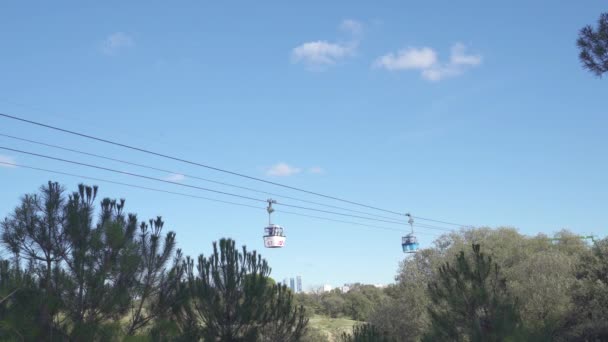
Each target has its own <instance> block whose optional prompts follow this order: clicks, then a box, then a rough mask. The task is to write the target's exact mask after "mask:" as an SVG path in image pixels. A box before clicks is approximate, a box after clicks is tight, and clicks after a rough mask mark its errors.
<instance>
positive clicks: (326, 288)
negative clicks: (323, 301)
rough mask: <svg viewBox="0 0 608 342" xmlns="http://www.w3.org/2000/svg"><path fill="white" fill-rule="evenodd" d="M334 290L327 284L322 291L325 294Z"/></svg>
mask: <svg viewBox="0 0 608 342" xmlns="http://www.w3.org/2000/svg"><path fill="white" fill-rule="evenodd" d="M333 289H334V288H333V287H332V286H331V285H329V284H325V285H323V288H322V291H323V292H330V291H331V290H333Z"/></svg>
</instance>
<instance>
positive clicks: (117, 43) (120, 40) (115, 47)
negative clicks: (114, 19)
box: [101, 32, 135, 56]
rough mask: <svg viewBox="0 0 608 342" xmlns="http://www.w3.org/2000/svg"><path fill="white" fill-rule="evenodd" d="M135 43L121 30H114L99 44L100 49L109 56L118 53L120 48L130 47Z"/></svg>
mask: <svg viewBox="0 0 608 342" xmlns="http://www.w3.org/2000/svg"><path fill="white" fill-rule="evenodd" d="M133 45H135V43H134V42H133V38H132V37H131V36H129V35H127V34H126V33H123V32H114V33H112V34H111V35H109V36H108V37H106V39H105V40H104V41H103V43H102V44H101V51H102V52H103V53H104V54H106V55H109V56H113V55H116V54H118V52H120V50H123V49H126V48H130V47H132V46H133Z"/></svg>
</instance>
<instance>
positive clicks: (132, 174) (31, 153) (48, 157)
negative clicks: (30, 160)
mask: <svg viewBox="0 0 608 342" xmlns="http://www.w3.org/2000/svg"><path fill="white" fill-rule="evenodd" d="M0 149H3V150H7V151H13V152H17V153H22V154H28V155H31V156H35V157H41V158H46V159H51V160H56V161H61V162H64V163H70V164H75V165H81V166H86V167H90V168H94V169H99V170H104V171H110V172H114V173H120V174H123V175H128V176H133V177H139V178H144V179H149V180H154V181H158V182H164V183H168V184H174V185H179V186H185V187H188V188H193V189H199V190H203V191H209V192H215V193H218V194H222V195H226V196H233V197H239V198H243V199H247V200H250V201H256V202H262V203H266V201H265V200H261V199H259V198H253V197H249V196H242V195H237V194H233V193H230V192H225V191H220V190H214V189H209V188H204V187H200V186H196V185H190V184H183V183H179V182H174V181H170V180H166V179H161V178H155V177H149V176H145V175H140V174H137V173H132V172H127V171H120V170H115V169H111V168H108V167H103V166H98V165H92V164H87V163H81V162H77V161H73V160H67V159H63V158H57V157H52V156H47V155H44V154H39V153H34V152H28V151H22V150H18V149H14V148H9V147H4V146H0Z"/></svg>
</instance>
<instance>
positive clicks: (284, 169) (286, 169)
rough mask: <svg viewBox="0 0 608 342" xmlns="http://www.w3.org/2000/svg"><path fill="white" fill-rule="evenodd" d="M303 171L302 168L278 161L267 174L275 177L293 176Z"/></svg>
mask: <svg viewBox="0 0 608 342" xmlns="http://www.w3.org/2000/svg"><path fill="white" fill-rule="evenodd" d="M300 172H302V169H300V168H298V167H294V166H290V165H289V164H287V163H277V164H275V165H273V166H271V167H270V168H269V169H268V170H266V175H268V176H275V177H287V176H293V175H295V174H298V173H300Z"/></svg>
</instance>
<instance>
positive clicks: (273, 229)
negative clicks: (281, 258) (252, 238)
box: [264, 199, 285, 248]
mask: <svg viewBox="0 0 608 342" xmlns="http://www.w3.org/2000/svg"><path fill="white" fill-rule="evenodd" d="M273 203H277V201H275V200H272V199H269V200H268V208H266V210H267V211H268V227H266V228H264V234H265V235H264V247H266V248H282V247H284V246H285V235H284V233H283V227H281V226H279V225H276V224H273V223H272V212H273V211H274V209H273V208H272V204H273Z"/></svg>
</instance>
